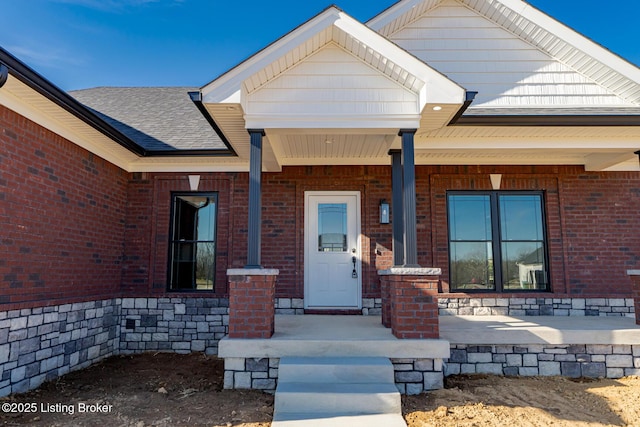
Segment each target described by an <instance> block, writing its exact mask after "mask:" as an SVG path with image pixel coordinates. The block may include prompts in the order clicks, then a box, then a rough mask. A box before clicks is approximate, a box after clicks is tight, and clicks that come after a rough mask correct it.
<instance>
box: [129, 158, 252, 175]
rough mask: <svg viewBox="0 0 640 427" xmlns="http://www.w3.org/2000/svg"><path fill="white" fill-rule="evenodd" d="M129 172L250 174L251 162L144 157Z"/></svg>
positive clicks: (133, 163) (131, 163)
mask: <svg viewBox="0 0 640 427" xmlns="http://www.w3.org/2000/svg"><path fill="white" fill-rule="evenodd" d="M127 171H128V172H194V173H196V172H202V173H205V172H249V162H238V163H229V162H218V163H217V162H216V159H215V158H211V157H184V156H182V157H178V156H176V157H171V156H167V157H162V158H159V157H153V158H149V157H142V158H140V159H138V160H136V161H133V162H130V163H129V165H128V168H127Z"/></svg>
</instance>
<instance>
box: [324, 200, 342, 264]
mask: <svg viewBox="0 0 640 427" xmlns="http://www.w3.org/2000/svg"><path fill="white" fill-rule="evenodd" d="M318 251H319V252H346V251H347V204H346V203H320V204H319V205H318Z"/></svg>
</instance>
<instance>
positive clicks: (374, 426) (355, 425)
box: [271, 413, 407, 427]
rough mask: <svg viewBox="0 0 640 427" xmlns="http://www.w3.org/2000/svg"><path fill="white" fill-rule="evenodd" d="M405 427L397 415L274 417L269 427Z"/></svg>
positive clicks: (293, 415) (288, 415) (282, 415)
mask: <svg viewBox="0 0 640 427" xmlns="http://www.w3.org/2000/svg"><path fill="white" fill-rule="evenodd" d="M347 426H348V427H407V424H406V423H405V421H404V418H402V415H399V414H373V415H348V414H331V415H328V414H299V413H288V414H281V415H280V416H274V417H273V422H272V423H271V427H347Z"/></svg>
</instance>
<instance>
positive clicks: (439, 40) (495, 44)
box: [390, 0, 627, 107]
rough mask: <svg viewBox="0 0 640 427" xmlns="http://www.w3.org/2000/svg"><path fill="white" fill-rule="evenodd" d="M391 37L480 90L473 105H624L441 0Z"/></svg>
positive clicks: (484, 21) (460, 7)
mask: <svg viewBox="0 0 640 427" xmlns="http://www.w3.org/2000/svg"><path fill="white" fill-rule="evenodd" d="M390 39H391V40H393V41H394V42H395V43H397V44H398V45H400V46H401V47H403V48H405V49H407V50H408V51H409V52H411V53H412V54H414V55H416V56H417V57H418V58H420V59H422V60H423V61H425V62H426V63H427V64H429V65H430V66H432V67H434V68H435V69H437V70H438V71H440V72H442V73H443V74H445V75H446V76H447V77H449V78H450V79H452V80H454V81H455V82H457V83H458V84H460V85H461V86H463V87H465V88H466V89H467V90H473V91H478V96H477V97H476V99H475V101H474V103H473V105H474V106H480V105H482V106H494V107H497V106H517V105H521V106H542V105H547V106H552V105H557V106H563V105H573V106H578V105H585V106H590V105H624V104H627V103H626V102H625V101H624V100H622V99H621V98H619V97H618V96H616V95H615V94H614V93H612V92H610V91H609V90H607V89H604V88H603V87H602V86H600V85H598V84H596V83H594V82H593V81H592V80H590V79H589V78H587V77H585V76H584V75H582V74H580V73H578V72H576V71H575V70H573V69H572V68H570V67H568V66H566V65H564V64H562V63H560V62H559V61H557V60H556V59H554V58H552V57H550V56H549V55H547V54H546V53H544V52H542V51H540V50H538V49H537V48H535V47H533V46H532V45H530V44H529V43H527V42H525V41H523V40H521V39H520V38H518V37H517V36H516V35H514V34H512V33H510V32H509V31H507V30H505V29H503V28H502V27H500V26H499V25H497V24H495V23H494V22H492V21H490V20H489V19H487V18H485V17H483V16H480V15H478V14H477V12H475V11H473V10H471V9H469V8H467V7H465V6H463V5H461V4H460V3H458V2H456V1H454V0H445V1H443V2H442V4H441V5H440V6H438V7H436V8H434V9H432V10H430V11H428V13H426V14H425V15H424V16H422V17H420V18H418V19H416V20H414V21H413V22H411V23H409V24H407V25H406V26H405V27H404V28H403V29H400V30H398V31H396V32H395V33H394V34H392V35H391V36H390ZM602 72H606V70H602Z"/></svg>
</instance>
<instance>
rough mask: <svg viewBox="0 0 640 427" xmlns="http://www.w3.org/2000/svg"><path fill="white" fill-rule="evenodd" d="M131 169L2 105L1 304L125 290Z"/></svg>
mask: <svg viewBox="0 0 640 427" xmlns="http://www.w3.org/2000/svg"><path fill="white" fill-rule="evenodd" d="M126 186H127V174H126V173H125V172H124V171H122V170H121V169H119V168H117V167H115V166H113V165H112V164H110V163H108V162H106V161H104V160H103V159H101V158H98V157H96V156H94V155H92V154H91V153H89V152H88V151H86V150H84V149H82V148H80V147H78V146H77V145H75V144H72V143H70V142H69V141H67V140H65V139H64V138H62V137H60V136H58V135H56V134H54V133H52V132H50V131H48V130H46V129H44V128H42V127H41V126H39V125H37V124H35V123H33V122H31V121H29V120H28V119H26V118H24V117H22V116H20V115H18V114H16V113H15V112H13V111H11V110H8V109H7V108H5V107H3V106H0V243H1V244H0V309H1V310H8V309H16V308H25V307H31V306H40V305H53V304H60V303H64V302H74V301H82V300H95V299H102V298H112V297H114V296H117V295H118V293H119V288H120V282H121V275H122V252H123V242H124V225H125V224H124V223H125V209H126V196H127V194H126Z"/></svg>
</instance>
